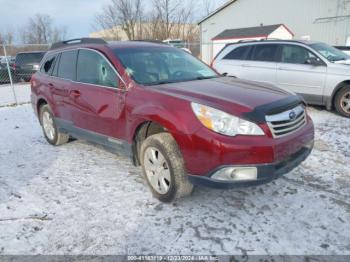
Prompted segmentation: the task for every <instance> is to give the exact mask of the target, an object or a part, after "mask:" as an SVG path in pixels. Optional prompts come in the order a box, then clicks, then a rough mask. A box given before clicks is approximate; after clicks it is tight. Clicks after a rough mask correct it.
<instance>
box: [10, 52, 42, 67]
mask: <svg viewBox="0 0 350 262" xmlns="http://www.w3.org/2000/svg"><path fill="white" fill-rule="evenodd" d="M44 55H45V52H38V53H22V54H17V56H16V64H17V65H23V64H40V62H41V59H43V57H44Z"/></svg>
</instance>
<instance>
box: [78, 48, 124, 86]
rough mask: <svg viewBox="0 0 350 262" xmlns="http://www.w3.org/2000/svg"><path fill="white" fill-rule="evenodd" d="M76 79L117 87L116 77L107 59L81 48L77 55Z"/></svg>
mask: <svg viewBox="0 0 350 262" xmlns="http://www.w3.org/2000/svg"><path fill="white" fill-rule="evenodd" d="M77 81H78V82H82V83H87V84H94V85H101V86H107V87H118V77H117V74H116V72H115V70H114V69H113V68H112V67H111V66H110V64H109V63H108V62H107V60H106V59H105V58H104V57H103V56H102V55H100V54H99V53H97V52H95V51H90V50H85V49H81V50H79V55H78V65H77Z"/></svg>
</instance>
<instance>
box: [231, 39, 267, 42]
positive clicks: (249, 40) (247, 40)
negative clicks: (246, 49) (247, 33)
mask: <svg viewBox="0 0 350 262" xmlns="http://www.w3.org/2000/svg"><path fill="white" fill-rule="evenodd" d="M262 40H263V39H241V40H239V41H237V42H236V43H245V42H257V41H262Z"/></svg>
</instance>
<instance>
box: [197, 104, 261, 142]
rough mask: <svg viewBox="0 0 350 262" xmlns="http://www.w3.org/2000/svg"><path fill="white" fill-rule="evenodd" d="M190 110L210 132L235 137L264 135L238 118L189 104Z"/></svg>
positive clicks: (199, 105) (252, 124)
mask: <svg viewBox="0 0 350 262" xmlns="http://www.w3.org/2000/svg"><path fill="white" fill-rule="evenodd" d="M191 106H192V110H193V112H194V114H195V115H196V117H197V118H198V120H199V121H200V122H201V123H202V124H203V125H204V126H205V127H207V128H209V129H210V130H213V131H215V132H217V133H220V134H223V135H227V136H235V135H253V136H261V135H264V131H262V130H261V128H260V127H259V126H258V125H256V124H254V123H252V122H249V121H246V120H243V119H241V118H239V117H236V116H233V115H230V114H227V113H225V112H223V111H220V110H217V109H215V108H212V107H209V106H204V105H201V104H197V103H191Z"/></svg>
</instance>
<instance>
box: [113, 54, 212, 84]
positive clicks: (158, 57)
mask: <svg viewBox="0 0 350 262" xmlns="http://www.w3.org/2000/svg"><path fill="white" fill-rule="evenodd" d="M114 53H115V54H116V56H117V57H118V58H119V60H120V61H121V63H122V64H123V66H124V68H125V70H126V71H127V73H128V74H129V75H130V76H131V77H132V78H133V79H134V80H135V81H136V82H137V83H139V84H143V85H158V84H165V83H175V82H183V81H192V80H202V79H208V78H215V77H218V74H217V73H216V72H215V71H214V70H212V69H211V68H210V67H209V66H207V65H206V64H204V63H203V62H201V61H199V60H198V59H197V58H195V57H193V56H192V55H190V54H188V53H187V52H184V51H182V50H179V49H176V48H171V47H170V48H168V47H147V48H116V49H115V50H114Z"/></svg>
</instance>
